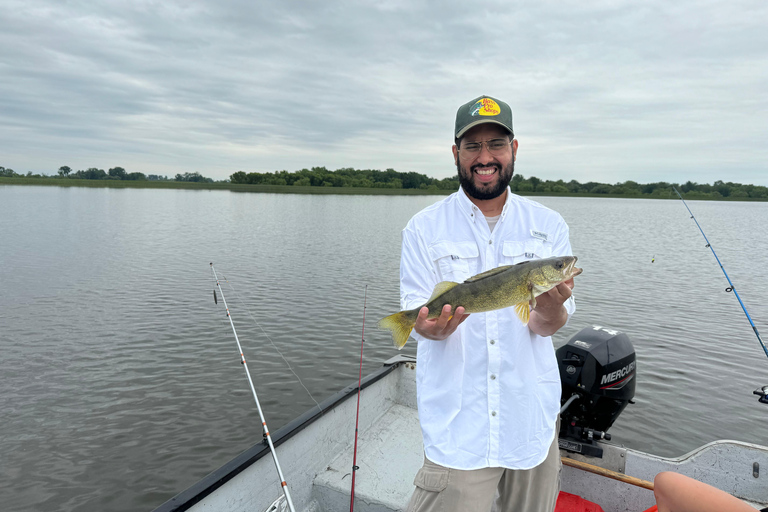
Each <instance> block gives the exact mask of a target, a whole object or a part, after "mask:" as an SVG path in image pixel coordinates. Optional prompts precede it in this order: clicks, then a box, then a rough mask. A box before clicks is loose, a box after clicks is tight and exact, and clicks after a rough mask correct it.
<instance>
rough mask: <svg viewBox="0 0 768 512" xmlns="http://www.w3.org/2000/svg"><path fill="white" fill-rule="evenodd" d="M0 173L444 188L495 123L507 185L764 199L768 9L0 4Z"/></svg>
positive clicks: (720, 5)
mask: <svg viewBox="0 0 768 512" xmlns="http://www.w3.org/2000/svg"><path fill="white" fill-rule="evenodd" d="M0 45H1V46H0V48H1V51H0V166H4V167H8V168H12V169H14V170H15V171H16V172H19V173H26V172H27V171H32V172H43V173H47V174H54V173H56V170H57V169H58V168H59V167H60V166H62V165H68V166H70V167H72V168H73V169H86V168H88V167H98V168H102V169H105V170H107V169H109V168H110V167H115V166H121V167H124V168H126V169H127V170H128V171H129V172H134V171H139V172H143V173H145V174H164V175H169V176H173V175H175V174H176V173H184V172H200V173H201V174H203V175H205V176H208V177H212V178H214V179H224V178H226V177H228V176H229V175H230V174H232V173H233V172H236V171H240V170H242V171H246V172H252V171H257V172H267V171H274V170H281V169H285V170H288V171H294V170H298V169H301V168H304V167H307V168H308V167H313V166H326V167H328V168H329V169H337V168H340V167H354V168H358V169H382V170H383V169H386V168H394V169H396V170H398V171H416V172H419V173H423V174H426V175H428V176H432V177H435V178H444V177H448V176H451V175H454V174H455V172H456V169H455V167H454V165H453V159H452V156H451V144H452V143H453V137H452V132H453V124H454V116H455V113H456V109H457V108H458V106H459V105H461V104H462V103H465V102H467V101H469V100H471V99H473V98H475V97H477V96H480V95H482V94H488V95H491V96H495V97H497V98H500V99H502V100H504V101H506V102H508V103H509V104H510V105H511V106H512V111H513V114H514V123H515V135H516V138H517V139H518V140H519V144H520V148H519V152H518V160H517V164H516V172H517V173H519V174H522V175H524V176H526V177H528V176H537V177H539V178H542V179H554V180H557V179H563V180H566V181H569V180H572V179H576V180H579V181H581V182H586V181H599V182H607V183H616V182H621V181H625V180H634V181H637V182H640V183H647V182H652V181H670V182H680V183H682V182H685V181H687V180H692V181H695V182H699V183H712V182H714V181H715V180H718V179H722V180H724V181H734V182H739V183H753V184H759V185H768V2H766V1H765V0H754V1H729V2H723V1H708V0H699V1H693V2H689V1H682V2H681V1H676V2H670V1H669V0H663V1H662V0H646V1H644V2H637V1H635V2H618V1H590V2H584V1H573V2H549V1H536V2H493V1H486V2H482V3H479V4H478V5H477V6H476V5H474V3H473V2H466V1H464V2H423V1H418V0H407V1H400V0H395V1H386V0H377V1H375V2H374V1H371V2H368V1H354V2H333V1H319V0H316V1H305V2H299V1H296V2H294V1H282V2H258V1H222V0H218V1H214V0H202V1H191V0H183V1H175V0H163V1H157V0H153V1H146V0H138V1H118V0H112V1H101V2H94V1H64V0H23V1H16V0H0Z"/></svg>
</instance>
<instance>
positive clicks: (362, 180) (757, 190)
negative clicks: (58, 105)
mask: <svg viewBox="0 0 768 512" xmlns="http://www.w3.org/2000/svg"><path fill="white" fill-rule="evenodd" d="M0 177H11V178H59V179H60V178H67V179H73V180H74V179H86V180H125V181H132V180H133V181H142V180H146V181H183V182H202V183H227V182H230V183H232V184H235V185H237V184H248V185H277V186H282V187H285V186H296V187H347V188H367V189H376V188H378V189H390V190H397V189H415V190H426V191H441V190H445V191H446V192H447V191H453V190H457V189H458V188H459V179H458V176H453V177H450V178H444V179H441V180H438V179H435V178H430V177H429V176H426V175H424V174H419V173H416V172H398V171H396V170H394V169H387V170H386V171H379V170H375V169H364V170H358V169H352V168H350V167H345V168H342V169H337V170H335V171H330V170H328V169H326V168H325V167H312V168H311V169H301V170H300V171H295V172H288V171H275V172H264V173H259V172H249V173H246V172H244V171H239V172H236V173H234V174H232V175H231V176H230V177H229V179H228V180H221V181H218V182H215V181H214V180H213V179H211V178H206V177H205V176H202V175H201V174H200V173H197V172H193V173H189V172H187V173H184V174H177V175H176V176H175V177H174V178H173V179H170V178H168V177H167V176H160V175H156V174H150V175H145V174H143V173H140V172H131V173H129V172H127V171H126V170H125V169H123V168H122V167H113V168H111V169H109V170H108V171H106V172H105V171H104V170H103V169H97V168H95V167H91V168H89V169H86V170H79V171H73V170H72V169H71V168H69V167H68V166H66V165H65V166H62V167H60V168H59V170H58V174H57V175H52V176H48V175H45V174H43V175H41V174H33V173H31V172H28V173H27V174H18V173H16V172H15V171H14V170H13V169H6V168H5V167H0ZM673 186H674V187H676V188H677V189H678V190H679V191H680V192H681V193H682V194H684V195H685V197H686V198H690V199H724V198H730V199H757V200H764V201H765V200H768V187H763V186H758V185H742V184H740V183H733V182H730V181H729V182H723V181H721V180H718V181H715V182H714V183H713V184H712V185H709V184H706V183H703V184H702V183H694V182H692V181H687V182H685V183H683V184H678V183H668V182H665V181H660V182H656V183H645V184H643V183H637V182H635V181H625V182H623V183H615V184H613V185H611V184H608V183H598V182H594V181H589V182H587V183H580V182H578V181H576V180H571V181H568V182H566V181H563V180H557V181H552V180H541V179H539V178H537V177H535V176H531V177H529V178H526V177H524V176H523V175H521V174H515V176H514V177H513V178H512V182H511V183H510V187H511V188H512V191H513V192H517V193H520V194H521V195H526V194H537V195H545V194H547V195H589V196H601V195H605V196H625V197H659V198H667V197H670V196H674V193H673V192H672V187H673Z"/></svg>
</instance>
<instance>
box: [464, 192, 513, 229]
mask: <svg viewBox="0 0 768 512" xmlns="http://www.w3.org/2000/svg"><path fill="white" fill-rule="evenodd" d="M458 197H459V205H460V206H461V209H462V211H464V212H465V213H466V214H467V215H469V218H470V220H472V222H475V221H477V219H478V217H481V218H482V219H483V220H485V217H484V216H483V212H482V211H481V210H480V208H478V207H477V205H475V203H473V202H472V201H470V199H469V196H467V193H466V192H464V187H461V186H459V192H458ZM511 202H512V191H511V190H510V188H509V186H507V199H506V201H504V206H503V207H502V208H501V217H499V220H502V219H503V218H504V217H505V216H506V215H507V210H508V208H509V204H510V203H511Z"/></svg>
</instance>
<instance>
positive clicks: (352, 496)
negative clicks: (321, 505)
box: [349, 285, 368, 512]
mask: <svg viewBox="0 0 768 512" xmlns="http://www.w3.org/2000/svg"><path fill="white" fill-rule="evenodd" d="M367 299H368V285H365V293H364V295H363V334H362V335H361V336H360V373H359V374H358V377H357V415H356V416H355V448H354V450H353V451H352V454H353V455H352V489H351V490H350V493H349V494H350V500H349V512H353V511H354V510H355V473H357V470H358V469H360V468H359V467H358V466H357V427H358V423H359V420H360V388H361V387H362V384H363V345H364V344H365V308H366V302H367Z"/></svg>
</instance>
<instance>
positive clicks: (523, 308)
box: [515, 302, 531, 325]
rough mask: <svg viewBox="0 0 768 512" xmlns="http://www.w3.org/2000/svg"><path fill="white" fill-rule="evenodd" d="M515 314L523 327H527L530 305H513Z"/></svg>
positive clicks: (522, 303) (520, 303) (524, 303)
mask: <svg viewBox="0 0 768 512" xmlns="http://www.w3.org/2000/svg"><path fill="white" fill-rule="evenodd" d="M515 313H517V318H519V319H520V321H521V322H523V324H524V325H527V324H528V320H530V318H531V305H530V304H529V303H528V302H519V303H517V304H515Z"/></svg>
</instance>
